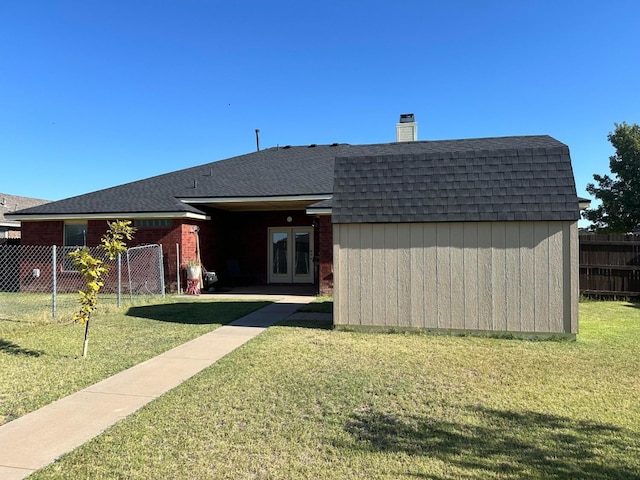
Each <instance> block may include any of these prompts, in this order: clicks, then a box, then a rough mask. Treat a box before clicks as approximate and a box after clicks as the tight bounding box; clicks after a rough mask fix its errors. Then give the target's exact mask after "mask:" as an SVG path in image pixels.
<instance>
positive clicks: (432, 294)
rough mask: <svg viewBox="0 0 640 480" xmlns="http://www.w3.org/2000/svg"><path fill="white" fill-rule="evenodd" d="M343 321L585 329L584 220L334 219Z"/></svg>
mask: <svg viewBox="0 0 640 480" xmlns="http://www.w3.org/2000/svg"><path fill="white" fill-rule="evenodd" d="M334 239H336V243H335V246H334V261H335V265H334V268H335V273H336V282H337V286H338V288H336V289H335V297H334V301H335V324H336V325H354V326H355V325H370V326H381V327H382V326H386V327H416V328H424V329H451V330H479V331H496V332H502V331H509V332H517V333H571V334H575V333H577V304H578V270H577V260H578V237H577V224H576V222H495V223H489V222H461V223H411V224H409V223H397V224H335V225H334Z"/></svg>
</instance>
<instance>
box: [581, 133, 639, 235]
mask: <svg viewBox="0 0 640 480" xmlns="http://www.w3.org/2000/svg"><path fill="white" fill-rule="evenodd" d="M614 125H615V127H616V128H615V131H613V132H611V133H609V135H608V137H607V138H608V139H609V142H611V144H612V145H613V146H614V148H615V149H616V154H615V155H613V156H611V157H609V169H610V170H611V173H612V174H613V175H614V177H613V178H611V177H609V176H608V175H604V176H601V175H597V174H595V175H594V176H593V178H594V180H595V181H596V182H597V185H595V184H593V183H589V184H588V185H587V192H589V193H590V194H591V195H593V196H594V197H596V198H597V199H599V200H600V201H601V204H600V205H598V206H597V207H596V208H593V209H589V210H586V211H585V212H584V213H583V216H584V218H585V219H587V220H590V221H591V222H592V223H593V225H592V227H591V228H592V229H594V230H595V231H596V232H600V233H627V232H631V231H634V230H636V229H637V228H638V227H639V226H640V126H638V125H637V124H633V125H627V124H626V123H625V122H622V124H617V123H616V124H614Z"/></svg>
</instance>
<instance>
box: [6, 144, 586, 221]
mask: <svg viewBox="0 0 640 480" xmlns="http://www.w3.org/2000/svg"><path fill="white" fill-rule="evenodd" d="M550 142H551V143H553V145H554V146H563V147H564V148H566V146H564V145H563V144H561V143H560V142H558V141H556V140H553V139H552V138H551V137H547V136H527V137H500V138H484V139H467V140H442V141H419V142H404V143H384V144H371V145H348V144H337V143H335V144H332V145H309V146H295V147H274V148H269V149H265V150H261V151H259V152H253V153H249V154H246V155H240V156H236V157H232V158H229V159H226V160H220V161H216V162H211V163H207V164H204V165H199V166H196V167H192V168H187V169H183V170H178V171H175V172H171V173H167V174H164V175H158V176H155V177H151V178H147V179H144V180H139V181H136V182H131V183H127V184H123V185H118V186H115V187H111V188H107V189H104V190H99V191H96V192H92V193H87V194H84V195H79V196H76V197H71V198H67V199H64V200H60V201H57V202H52V203H48V204H45V205H40V206H37V207H33V208H29V209H26V210H21V211H19V212H17V213H16V214H14V218H16V219H31V220H36V219H55V218H58V219H60V218H74V217H78V218H99V217H100V216H102V217H107V218H113V217H114V216H125V215H126V216H129V217H133V218H144V217H145V216H151V217H153V216H155V217H193V218H206V209H203V208H202V206H203V205H208V206H214V207H217V208H233V205H235V206H237V205H239V204H241V203H242V202H246V204H249V203H248V202H250V201H254V202H255V203H254V205H256V204H257V202H264V203H269V202H276V201H280V202H282V204H283V205H285V204H291V202H293V201H294V200H296V199H297V200H298V203H297V205H302V207H300V208H304V206H309V205H312V204H314V203H316V202H322V201H324V202H325V203H324V204H319V205H318V207H319V208H321V209H324V210H327V209H330V208H331V205H332V203H331V201H330V199H331V197H332V195H333V193H334V174H336V173H340V172H342V170H340V172H339V171H338V170H335V171H334V166H335V159H336V158H341V159H344V158H352V159H355V158H361V159H362V158H383V157H388V156H400V157H403V158H404V157H405V156H408V157H407V158H409V157H410V156H415V155H431V156H433V155H436V156H437V155H442V156H447V155H451V152H476V154H479V155H483V153H482V152H487V151H496V150H501V151H504V150H505V149H515V148H516V146H518V148H529V149H535V148H547V147H549V146H550ZM554 142H555V143H554ZM468 154H469V155H471V154H470V153H468ZM485 156H486V155H485ZM567 156H568V153H567ZM416 158H417V157H416ZM443 158H444V157H443ZM347 163H349V162H347ZM496 166H497V165H496ZM569 167H570V165H569ZM340 174H341V175H342V173H340ZM365 175H366V172H365ZM549 175H550V176H552V175H554V173H553V172H549ZM393 178H395V179H396V180H398V177H395V176H394V177H393ZM403 178H404V177H403ZM406 180H407V181H411V179H410V178H409V177H408V176H407V177H406ZM571 180H572V181H573V178H572V179H571ZM378 185H380V186H382V185H383V184H382V183H380V182H378ZM342 192H343V193H344V190H343V191H342ZM574 195H575V187H574ZM343 198H344V197H343ZM234 202H235V203H234ZM334 205H335V200H334ZM344 205H345V204H343V207H344ZM334 213H335V207H334Z"/></svg>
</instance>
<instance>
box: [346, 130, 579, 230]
mask: <svg viewBox="0 0 640 480" xmlns="http://www.w3.org/2000/svg"><path fill="white" fill-rule="evenodd" d="M428 143H429V144H430V145H427V146H426V148H424V150H423V151H422V152H419V153H408V154H399V155H398V154H396V155H393V154H392V155H364V156H349V157H340V158H337V159H336V162H335V186H334V191H333V222H334V223H385V222H451V221H518V220H522V221H537V220H546V221H556V220H557V221H561V220H562V221H565V220H570V221H573V220H578V218H579V213H578V212H579V210H578V199H577V196H576V189H575V182H574V178H573V170H572V168H571V160H570V158H569V148H568V147H567V146H566V145H564V144H562V143H560V142H558V141H557V140H555V139H553V138H551V137H548V136H535V137H503V138H487V139H473V140H454V141H443V142H428Z"/></svg>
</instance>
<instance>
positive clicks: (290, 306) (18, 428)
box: [0, 296, 314, 480]
mask: <svg viewBox="0 0 640 480" xmlns="http://www.w3.org/2000/svg"><path fill="white" fill-rule="evenodd" d="M261 298H265V296H262V297H261ZM313 298H314V297H301V296H295V297H294V296H286V297H278V300H277V301H276V303H273V304H271V305H269V306H267V307H265V308H262V309H260V310H258V311H256V312H253V313H251V314H249V315H247V316H245V317H242V318H240V319H238V320H236V321H234V322H232V323H230V324H228V325H225V326H222V327H220V328H218V329H216V330H214V331H212V332H209V333H207V334H205V335H203V336H201V337H198V338H196V339H194V340H191V341H190V342H187V343H185V344H183V345H180V346H178V347H176V348H174V349H172V350H169V351H167V352H165V353H163V354H161V355H159V356H157V357H154V358H151V359H149V360H147V361H145V362H143V363H140V364H139V365H136V366H134V367H132V368H130V369H128V370H125V371H123V372H120V373H118V374H116V375H113V376H112V377H109V378H107V379H105V380H102V381H101V382H99V383H96V384H95V385H92V386H90V387H88V388H85V389H84V390H80V391H79V392H76V393H74V394H71V395H69V396H67V397H64V398H61V399H60V400H57V401H55V402H53V403H52V404H50V405H47V406H45V407H43V408H41V409H39V410H36V411H35V412H31V413H29V414H27V415H24V416H22V417H20V418H18V419H16V420H14V421H12V422H9V423H7V424H5V425H2V426H0V479H3V480H18V479H22V478H25V477H27V476H28V475H30V474H31V473H33V472H34V471H36V470H39V469H41V468H43V467H45V466H46V465H48V464H50V463H52V462H53V461H54V460H56V459H57V458H58V457H60V456H61V455H63V454H64V453H67V452H70V451H71V450H73V449H74V448H76V447H78V446H80V445H82V444H83V443H85V442H87V441H88V440H90V439H92V438H93V437H96V436H97V435H99V434H100V433H102V432H103V431H104V430H106V429H107V428H109V427H111V426H112V425H114V424H115V423H117V422H118V421H120V420H122V419H123V418H125V417H126V416H128V415H131V414H132V413H134V412H135V411H136V410H138V409H140V408H141V407H143V406H144V405H146V404H147V403H149V402H151V401H152V400H154V399H156V398H158V397H159V396H160V395H162V394H163V393H165V392H167V391H169V390H171V389H172V388H174V387H176V386H178V385H180V384H181V383H182V382H184V381H185V380H187V379H188V378H190V377H192V376H193V375H195V374H196V373H198V372H200V371H202V370H204V369H205V368H207V367H208V366H210V365H212V364H213V363H215V362H216V361H217V360H219V359H220V358H222V357H223V356H225V355H226V354H227V353H230V352H232V351H233V350H235V349H236V348H238V347H239V346H241V345H243V344H244V343H246V342H248V341H249V340H251V339H252V338H254V337H255V336H257V335H259V334H260V333H262V332H263V331H264V330H265V329H266V328H267V327H269V326H271V325H273V324H274V323H276V322H278V321H280V320H283V319H285V318H287V317H289V316H291V315H292V314H293V313H295V311H296V310H297V309H298V308H300V306H302V305H305V304H307V303H309V302H311V301H312V300H313Z"/></svg>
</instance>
